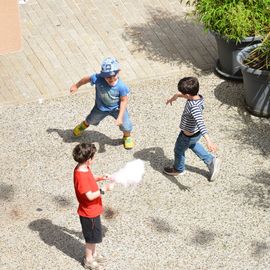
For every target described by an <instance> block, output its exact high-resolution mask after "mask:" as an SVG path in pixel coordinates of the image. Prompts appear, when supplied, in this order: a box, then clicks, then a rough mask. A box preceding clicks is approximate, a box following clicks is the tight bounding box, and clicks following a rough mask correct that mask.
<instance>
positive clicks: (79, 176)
mask: <svg viewBox="0 0 270 270" xmlns="http://www.w3.org/2000/svg"><path fill="white" fill-rule="evenodd" d="M74 188H75V193H76V197H77V200H78V202H79V207H78V214H79V215H80V216H83V217H90V218H94V217H97V216H99V215H100V214H101V213H102V212H103V207H102V200H101V196H99V197H98V198H96V199H94V200H92V201H90V200H89V199H88V198H87V197H86V195H85V193H87V192H88V191H92V192H95V191H97V190H99V187H98V185H97V183H96V181H95V179H94V176H93V174H92V172H91V171H90V169H89V171H88V172H82V171H78V169H77V167H76V168H75V169H74Z"/></svg>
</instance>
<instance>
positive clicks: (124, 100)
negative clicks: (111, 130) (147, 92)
mask: <svg viewBox="0 0 270 270" xmlns="http://www.w3.org/2000/svg"><path fill="white" fill-rule="evenodd" d="M127 103H128V97H127V96H122V97H120V109H119V114H118V117H117V119H116V125H117V126H120V125H122V124H123V116H124V113H125V110H126V108H127Z"/></svg>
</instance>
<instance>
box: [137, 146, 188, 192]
mask: <svg viewBox="0 0 270 270" xmlns="http://www.w3.org/2000/svg"><path fill="white" fill-rule="evenodd" d="M134 157H135V158H139V159H142V160H145V161H149V162H150V165H151V166H152V168H153V169H154V170H155V171H158V172H160V173H162V174H163V172H162V171H163V166H164V163H166V164H169V163H171V160H169V159H168V158H167V157H166V156H165V155H164V151H163V149H162V148H160V147H150V148H146V149H143V150H141V151H138V152H136V153H134ZM163 175H164V176H165V177H167V178H168V179H169V180H170V181H171V182H172V183H174V184H175V185H177V186H178V187H179V189H181V190H184V191H186V190H187V191H189V190H190V187H187V186H184V185H182V184H181V183H179V181H178V180H177V179H176V177H174V176H169V175H166V174H163Z"/></svg>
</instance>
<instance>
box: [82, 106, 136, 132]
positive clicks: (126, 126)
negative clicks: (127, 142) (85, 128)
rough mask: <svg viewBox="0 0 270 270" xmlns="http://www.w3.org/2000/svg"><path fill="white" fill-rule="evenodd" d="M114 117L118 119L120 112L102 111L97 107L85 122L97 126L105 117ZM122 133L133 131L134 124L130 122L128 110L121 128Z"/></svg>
mask: <svg viewBox="0 0 270 270" xmlns="http://www.w3.org/2000/svg"><path fill="white" fill-rule="evenodd" d="M109 115H110V116H112V117H113V118H114V119H117V117H118V115H119V110H115V111H101V110H99V109H98V108H97V107H96V106H94V108H93V109H92V111H91V112H90V114H89V115H88V116H87V117H86V119H85V121H86V122H87V124H89V125H94V126H97V125H98V124H99V123H100V122H101V121H102V120H103V119H104V118H105V117H107V116H109ZM119 128H120V130H121V131H126V132H130V131H132V123H131V122H130V119H129V115H128V111H127V110H126V111H125V113H124V117H123V124H122V125H121V126H120V127H119Z"/></svg>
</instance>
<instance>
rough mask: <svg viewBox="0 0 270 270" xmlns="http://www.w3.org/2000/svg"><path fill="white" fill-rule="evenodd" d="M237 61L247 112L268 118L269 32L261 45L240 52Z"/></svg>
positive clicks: (269, 82)
mask: <svg viewBox="0 0 270 270" xmlns="http://www.w3.org/2000/svg"><path fill="white" fill-rule="evenodd" d="M237 61H238V63H239V64H240V67H241V70H242V74H243V83H244V99H245V105H246V108H247V110H248V111H249V112H250V113H252V114H254V115H256V116H261V117H270V32H269V33H268V34H267V35H266V37H265V38H264V40H263V42H262V43H261V44H257V45H252V46H248V47H246V48H244V49H243V50H241V51H240V52H239V53H238V55H237Z"/></svg>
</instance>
